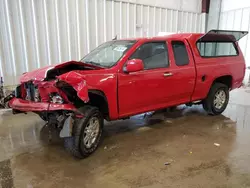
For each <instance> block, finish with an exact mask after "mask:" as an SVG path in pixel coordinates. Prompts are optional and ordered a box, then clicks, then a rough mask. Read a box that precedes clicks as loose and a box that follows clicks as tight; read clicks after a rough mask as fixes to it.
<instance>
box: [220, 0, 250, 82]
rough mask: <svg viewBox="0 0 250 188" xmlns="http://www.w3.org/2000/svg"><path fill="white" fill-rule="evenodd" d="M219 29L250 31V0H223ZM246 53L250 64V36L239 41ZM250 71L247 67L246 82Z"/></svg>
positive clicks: (247, 64)
mask: <svg viewBox="0 0 250 188" xmlns="http://www.w3.org/2000/svg"><path fill="white" fill-rule="evenodd" d="M219 29H227V30H243V31H250V1H249V0H237V1H236V0H222V3H221V14H220V21H219ZM239 44H240V47H241V50H242V52H243V54H244V57H245V61H246V66H250V53H249V51H250V37H249V35H247V36H245V37H244V38H242V39H241V40H240V41H239ZM249 76H250V72H249V70H248V69H247V70H246V75H245V78H244V82H245V83H247V82H249Z"/></svg>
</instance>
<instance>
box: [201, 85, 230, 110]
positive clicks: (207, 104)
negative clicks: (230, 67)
mask: <svg viewBox="0 0 250 188" xmlns="http://www.w3.org/2000/svg"><path fill="white" fill-rule="evenodd" d="M220 90H223V91H224V92H225V94H226V100H225V102H224V103H223V105H222V107H221V108H216V107H215V105H214V100H215V94H216V93H217V92H218V91H220ZM228 101H229V88H228V87H227V86H226V85H225V84H222V83H214V84H213V85H212V87H211V88H210V91H209V93H208V95H207V98H206V99H205V100H203V103H202V104H203V108H204V110H206V111H207V113H208V114H210V115H219V114H221V113H222V112H223V111H224V110H225V109H226V107H227V104H228Z"/></svg>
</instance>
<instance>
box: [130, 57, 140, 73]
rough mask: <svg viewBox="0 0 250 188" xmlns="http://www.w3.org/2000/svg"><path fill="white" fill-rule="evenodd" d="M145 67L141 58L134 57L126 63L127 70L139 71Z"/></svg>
mask: <svg viewBox="0 0 250 188" xmlns="http://www.w3.org/2000/svg"><path fill="white" fill-rule="evenodd" d="M143 69H144V65H143V62H142V60H141V59H132V60H129V61H128V62H127V63H126V72H128V73H129V72H137V71H141V70H143Z"/></svg>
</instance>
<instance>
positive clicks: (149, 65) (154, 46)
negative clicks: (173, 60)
mask: <svg viewBox="0 0 250 188" xmlns="http://www.w3.org/2000/svg"><path fill="white" fill-rule="evenodd" d="M129 59H141V60H142V61H143V64H144V69H156V68H164V67H168V66H169V59H168V50H167V46H166V41H156V42H147V43H144V44H142V45H141V46H140V47H139V48H138V49H137V50H136V51H135V52H134V53H133V54H132V56H131V57H130V58H129Z"/></svg>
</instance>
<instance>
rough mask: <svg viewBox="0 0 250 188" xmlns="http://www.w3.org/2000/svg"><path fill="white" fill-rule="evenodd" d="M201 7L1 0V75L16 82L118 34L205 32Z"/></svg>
mask: <svg viewBox="0 0 250 188" xmlns="http://www.w3.org/2000/svg"><path fill="white" fill-rule="evenodd" d="M128 1H129V0H128ZM142 3H143V4H142ZM153 5H155V6H157V7H155V6H153ZM166 7H168V8H166ZM183 10H185V11H183ZM200 10H201V0H154V1H151V0H144V1H142V0H133V1H132V0H131V1H129V3H128V2H125V1H116V0H0V26H1V27H0V75H1V76H3V77H4V81H5V85H14V84H17V83H18V79H19V77H20V75H22V73H24V72H28V71H31V70H34V69H37V68H39V67H43V66H46V65H51V64H56V63H59V62H63V61H69V60H72V59H75V60H79V59H80V58H81V57H83V56H84V55H85V54H86V53H88V52H89V51H90V50H91V49H93V48H95V47H96V46H98V45H99V44H101V43H102V42H104V41H107V40H111V39H112V38H113V37H114V36H115V35H118V38H127V37H136V36H155V35H157V33H158V32H159V31H167V32H177V31H182V32H184V31H186V32H201V31H204V26H205V23H204V22H205V21H204V19H203V16H202V15H201V13H200Z"/></svg>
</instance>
